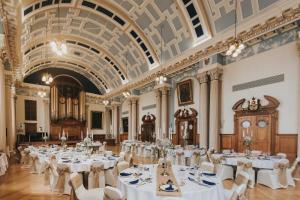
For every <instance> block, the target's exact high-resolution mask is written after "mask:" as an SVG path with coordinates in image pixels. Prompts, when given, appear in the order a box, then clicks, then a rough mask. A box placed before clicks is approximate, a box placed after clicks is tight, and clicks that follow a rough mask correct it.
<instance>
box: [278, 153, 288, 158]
mask: <svg viewBox="0 0 300 200" xmlns="http://www.w3.org/2000/svg"><path fill="white" fill-rule="evenodd" d="M276 156H279V157H280V158H281V159H286V154H285V153H277V154H276Z"/></svg>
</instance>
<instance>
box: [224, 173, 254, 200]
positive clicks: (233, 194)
mask: <svg viewBox="0 0 300 200" xmlns="http://www.w3.org/2000/svg"><path fill="white" fill-rule="evenodd" d="M248 180H249V174H247V173H246V172H244V171H241V172H240V173H239V174H237V177H236V178H235V181H234V184H233V186H232V188H231V189H230V190H226V189H225V199H226V200H239V199H247V197H246V190H247V184H248Z"/></svg>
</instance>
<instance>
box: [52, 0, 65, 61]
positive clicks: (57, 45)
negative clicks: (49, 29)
mask: <svg viewBox="0 0 300 200" xmlns="http://www.w3.org/2000/svg"><path fill="white" fill-rule="evenodd" d="M57 15H58V32H59V33H60V32H61V31H60V9H59V2H58V4H57ZM50 46H51V49H52V51H53V52H54V53H56V55H58V56H62V55H65V54H67V53H68V50H67V45H66V43H65V42H63V41H59V40H54V41H51V42H50Z"/></svg>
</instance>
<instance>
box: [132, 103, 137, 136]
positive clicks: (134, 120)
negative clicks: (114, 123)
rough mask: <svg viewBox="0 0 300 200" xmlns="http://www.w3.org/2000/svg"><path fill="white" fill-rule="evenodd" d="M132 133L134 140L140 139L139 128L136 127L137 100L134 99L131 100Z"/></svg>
mask: <svg viewBox="0 0 300 200" xmlns="http://www.w3.org/2000/svg"><path fill="white" fill-rule="evenodd" d="M131 109H132V110H131V133H132V139H138V138H137V127H136V117H137V112H136V111H137V99H136V98H132V99H131Z"/></svg>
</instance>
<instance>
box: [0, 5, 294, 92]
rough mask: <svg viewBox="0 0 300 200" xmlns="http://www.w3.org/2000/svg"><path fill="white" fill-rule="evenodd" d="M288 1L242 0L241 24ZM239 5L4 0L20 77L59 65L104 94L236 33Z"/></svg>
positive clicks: (13, 58)
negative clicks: (59, 47)
mask: <svg viewBox="0 0 300 200" xmlns="http://www.w3.org/2000/svg"><path fill="white" fill-rule="evenodd" d="M58 3H59V4H58ZM289 4H291V5H294V4H295V1H290V0H238V11H237V12H238V24H239V25H240V26H243V24H247V25H249V26H250V25H254V24H255V23H256V22H257V20H255V19H257V18H259V20H260V21H265V20H266V19H268V18H269V17H270V13H272V12H271V11H274V12H273V15H274V14H275V15H276V13H277V14H280V13H281V12H280V9H279V8H278V6H279V5H280V6H281V5H283V6H282V8H286V7H288V6H289ZM58 5H59V9H58ZM58 10H59V12H58ZM234 10H235V1H234V0H38V1H37V0H20V1H17V0H3V2H2V18H3V19H4V21H5V22H6V23H4V26H5V27H4V29H5V30H6V34H7V35H8V38H9V40H8V45H9V46H10V51H9V52H8V53H9V55H10V56H11V58H12V60H13V62H12V65H13V70H14V71H15V73H16V76H17V75H19V79H24V78H26V77H27V76H29V75H30V74H32V73H36V72H37V71H39V70H44V69H46V68H49V67H56V68H59V67H61V68H64V69H68V70H71V71H76V72H77V73H79V74H81V75H83V76H85V77H87V78H88V79H89V80H90V81H91V82H92V83H93V84H94V85H95V86H96V87H97V88H98V89H99V91H100V92H101V93H103V94H105V93H109V92H111V91H112V90H114V89H116V88H119V87H121V86H122V85H124V84H127V83H128V82H132V81H134V80H136V79H138V78H139V77H141V76H143V75H144V74H145V73H149V72H151V71H155V70H157V69H159V67H160V66H161V65H164V64H166V63H168V62H171V61H172V60H174V59H175V58H178V57H182V56H183V55H185V54H187V52H190V51H192V50H193V49H199V48H202V47H203V48H204V47H205V46H207V45H209V44H211V43H213V42H219V40H220V38H222V36H223V34H224V33H227V35H229V33H230V34H232V30H233V25H234ZM275 11H276V12H275ZM265 13H268V14H265ZM58 17H59V20H58ZM255 21H256V22H255ZM230 36H232V35H230ZM54 39H59V40H62V41H65V42H66V44H67V48H68V53H67V55H63V56H57V55H56V54H54V53H53V52H52V51H51V48H50V45H49V42H50V41H52V40H54ZM223 39H224V40H225V39H227V38H223ZM161 41H163V42H161ZM161 49H162V52H161Z"/></svg>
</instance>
